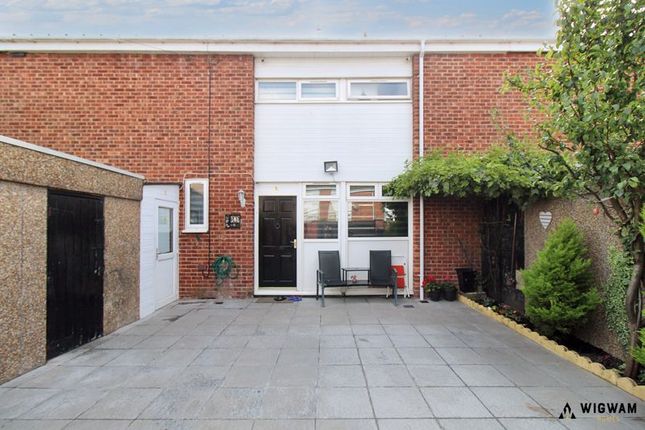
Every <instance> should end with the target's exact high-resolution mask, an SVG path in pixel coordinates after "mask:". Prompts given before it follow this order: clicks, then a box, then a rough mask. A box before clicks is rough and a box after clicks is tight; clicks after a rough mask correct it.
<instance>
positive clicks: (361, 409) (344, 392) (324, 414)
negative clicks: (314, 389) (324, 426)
mask: <svg viewBox="0 0 645 430" xmlns="http://www.w3.org/2000/svg"><path fill="white" fill-rule="evenodd" d="M317 397H318V398H317V404H316V415H317V417H318V418H374V412H373V411H372V406H371V405H370V398H369V395H368V392H367V389H365V388H348V387H334V388H319V389H318V396H317Z"/></svg>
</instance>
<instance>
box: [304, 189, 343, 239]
mask: <svg viewBox="0 0 645 430" xmlns="http://www.w3.org/2000/svg"><path fill="white" fill-rule="evenodd" d="M309 185H333V186H334V188H335V192H334V194H333V195H331V196H308V195H307V186H309ZM308 201H314V202H320V201H330V202H331V201H333V202H335V203H336V223H337V226H336V238H335V239H334V238H306V237H305V230H306V229H305V222H306V221H305V205H306V202H308ZM340 205H341V199H340V186H339V184H338V183H335V182H309V183H305V184H303V186H302V228H303V233H302V239H303V241H305V242H338V241H339V240H340V237H341V224H340V223H341V214H342V210H341V207H340Z"/></svg>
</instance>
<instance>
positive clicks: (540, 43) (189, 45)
mask: <svg viewBox="0 0 645 430" xmlns="http://www.w3.org/2000/svg"><path fill="white" fill-rule="evenodd" d="M550 42H551V41H544V40H429V41H426V44H425V52H428V53H433V52H437V53H440V52H446V53H448V52H463V53H467V52H536V51H537V50H538V49H540V48H542V47H544V46H545V44H547V43H550ZM0 51H10V52H65V53H114V52H130V53H158V54H162V53H167V54H189V53H190V54H208V53H230V54H233V53H238V54H244V53H246V54H254V55H266V54H281V55H312V54H367V55H369V54H373V55H383V54H386V55H387V54H401V55H408V54H414V53H417V52H419V41H418V40H369V41H368V40H305V41H286V40H252V41H251V40H248V41H247V40H240V41H224V40H212V41H207V40H161V39H154V40H146V39H101V40H98V39H95V40H90V39H0Z"/></svg>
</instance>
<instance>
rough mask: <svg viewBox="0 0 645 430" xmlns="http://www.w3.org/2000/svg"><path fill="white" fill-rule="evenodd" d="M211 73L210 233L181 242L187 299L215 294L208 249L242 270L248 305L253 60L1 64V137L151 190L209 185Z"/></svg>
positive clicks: (68, 57)
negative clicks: (128, 174) (235, 226)
mask: <svg viewBox="0 0 645 430" xmlns="http://www.w3.org/2000/svg"><path fill="white" fill-rule="evenodd" d="M209 67H210V68H211V70H212V73H211V76H212V78H211V89H212V91H211V97H210V102H211V112H212V114H211V116H210V120H211V121H210V126H211V133H210V135H211V141H212V144H211V151H210V153H211V164H212V173H211V177H210V181H211V185H210V214H209V215H210V218H209V219H210V226H211V234H210V236H209V235H208V234H180V250H181V254H180V262H179V264H180V296H181V297H195V296H200V295H205V294H212V290H213V280H212V278H210V279H207V278H204V277H203V276H202V270H200V269H201V268H200V267H199V266H203V265H205V264H207V263H208V261H209V258H208V249H209V241H210V248H211V260H212V259H213V258H214V257H215V256H217V255H220V254H230V255H232V256H233V258H234V259H235V261H236V262H237V263H238V264H239V266H240V274H239V277H238V279H236V280H235V281H234V282H233V284H232V286H231V288H230V289H229V291H228V293H229V294H231V295H233V296H238V297H239V296H247V295H250V294H252V293H253V201H254V199H253V124H254V118H253V116H254V107H253V91H254V84H253V58H252V56H250V55H213V56H206V55H148V54H31V53H30V54H28V55H27V56H26V57H22V58H14V57H11V56H8V55H1V56H0V134H4V135H7V136H11V137H15V138H18V139H23V140H26V141H28V142H32V143H35V144H38V145H42V146H47V147H51V148H54V149H57V150H61V151H64V152H68V153H71V154H74V155H78V156H80V157H84V158H89V159H91V160H96V161H99V162H103V163H106V164H110V165H113V166H117V167H120V168H124V169H127V170H130V171H132V172H136V173H140V174H143V175H145V177H146V180H147V182H152V183H177V184H180V183H182V181H183V179H184V178H187V177H188V178H191V177H192V178H198V177H206V175H207V172H208V167H207V166H208V140H209V115H208V111H209ZM240 189H242V190H244V191H245V192H246V201H247V204H246V207H245V208H244V209H241V208H240V207H239V202H238V199H237V192H238V190H240ZM180 204H181V205H183V193H182V198H181V199H180ZM229 212H239V213H241V214H242V228H241V229H240V230H224V214H225V213H229ZM180 228H183V207H182V208H180Z"/></svg>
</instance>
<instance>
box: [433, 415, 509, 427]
mask: <svg viewBox="0 0 645 430" xmlns="http://www.w3.org/2000/svg"><path fill="white" fill-rule="evenodd" d="M439 424H440V425H441V428H443V429H444V430H463V429H477V430H504V427H502V425H501V424H500V423H499V421H497V420H496V419H495V418H467V419H440V420H439Z"/></svg>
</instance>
